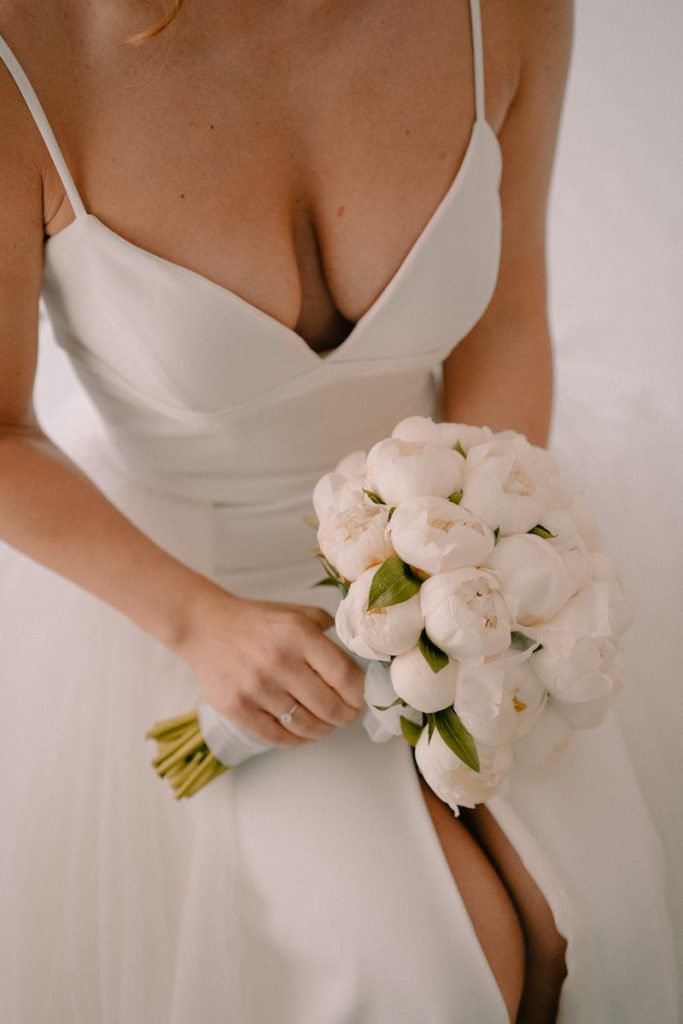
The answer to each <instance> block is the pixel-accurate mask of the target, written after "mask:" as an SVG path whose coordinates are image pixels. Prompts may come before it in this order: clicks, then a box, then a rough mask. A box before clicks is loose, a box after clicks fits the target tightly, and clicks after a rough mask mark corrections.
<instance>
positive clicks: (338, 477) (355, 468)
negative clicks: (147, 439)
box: [313, 451, 367, 523]
mask: <svg viewBox="0 0 683 1024" xmlns="http://www.w3.org/2000/svg"><path fill="white" fill-rule="evenodd" d="M366 459H367V456H366V453H365V452H363V451H358V452H352V453H351V455H347V456H346V458H344V459H342V460H341V462H338V463H337V465H336V466H335V468H334V470H333V471H332V472H331V473H326V474H325V476H323V477H321V478H320V480H318V482H317V484H316V485H315V487H314V488H313V508H314V509H315V514H316V516H317V517H318V522H319V523H322V521H323V520H324V519H328V518H329V517H330V516H333V515H336V514H337V513H338V512H342V511H343V510H344V509H346V508H350V507H351V506H353V505H359V504H361V502H362V500H363V479H364V476H365V463H366Z"/></svg>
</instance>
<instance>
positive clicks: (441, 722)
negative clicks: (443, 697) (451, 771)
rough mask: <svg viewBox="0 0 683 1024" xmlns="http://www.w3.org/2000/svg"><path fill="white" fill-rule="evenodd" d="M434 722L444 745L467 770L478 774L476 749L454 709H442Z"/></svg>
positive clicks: (435, 716) (437, 713) (436, 714)
mask: <svg viewBox="0 0 683 1024" xmlns="http://www.w3.org/2000/svg"><path fill="white" fill-rule="evenodd" d="M434 720H435V722H436V728H437V729H438V730H439V735H440V736H441V739H442V740H443V741H444V743H445V744H446V745H447V746H448V747H450V749H451V750H452V751H453V753H454V754H455V755H456V757H459V758H460V760H461V761H462V762H463V763H464V764H466V765H467V767H468V768H471V769H472V770H473V771H475V772H478V771H479V770H480V769H479V754H478V753H477V747H476V745H475V742H474V740H473V739H472V736H471V735H470V733H469V732H468V731H467V729H466V728H465V726H464V725H463V724H462V722H461V721H460V718H459V717H458V715H457V714H456V712H455V711H454V709H453V708H444V710H443V711H437V712H436V713H435V715H434Z"/></svg>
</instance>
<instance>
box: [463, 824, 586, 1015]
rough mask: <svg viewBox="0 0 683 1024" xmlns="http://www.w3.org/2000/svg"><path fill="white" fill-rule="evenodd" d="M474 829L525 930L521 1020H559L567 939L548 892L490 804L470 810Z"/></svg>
mask: <svg viewBox="0 0 683 1024" xmlns="http://www.w3.org/2000/svg"><path fill="white" fill-rule="evenodd" d="M462 820H463V823H464V824H465V825H466V826H467V827H468V828H469V829H470V831H471V832H472V834H473V836H475V837H476V839H477V842H478V843H479V845H480V846H481V848H482V849H483V850H484V851H485V852H486V854H487V856H488V858H489V860H490V862H491V863H492V864H493V866H494V867H495V869H496V871H497V872H498V874H499V876H500V877H501V878H502V879H503V881H504V883H505V886H506V888H507V891H508V893H509V894H510V896H511V897H512V900H513V902H514V905H515V908H516V910H517V914H518V917H519V920H520V921H521V923H522V928H523V930H524V944H525V948H526V962H525V972H524V991H523V994H522V1000H521V1003H520V1007H519V1016H518V1024H553V1022H554V1021H555V1019H556V1017H557V1008H558V1002H559V998H560V990H561V988H562V983H563V981H564V979H565V977H566V975H567V967H566V962H565V951H566V948H567V943H566V940H565V939H564V937H563V936H562V935H560V933H559V932H558V931H557V929H556V927H555V921H554V919H553V915H552V913H551V911H550V907H549V906H548V904H547V903H546V900H545V897H544V896H543V894H542V893H541V891H540V889H539V888H538V886H537V885H536V883H535V882H534V880H533V879H532V878H531V876H530V875H529V873H528V871H527V870H526V868H525V867H524V865H523V864H522V861H521V860H520V857H519V855H518V854H517V852H516V850H515V849H514V847H513V846H512V844H511V843H510V842H509V841H508V839H507V838H506V836H505V834H504V833H503V831H502V830H501V828H500V827H499V825H498V824H497V822H496V820H495V818H494V817H493V815H492V814H491V812H490V811H489V810H488V808H487V807H486V806H485V805H483V804H481V805H479V806H478V807H476V808H475V809H474V810H473V811H470V810H464V811H463V814H462Z"/></svg>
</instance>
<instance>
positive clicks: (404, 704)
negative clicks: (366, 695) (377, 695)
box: [372, 697, 408, 711]
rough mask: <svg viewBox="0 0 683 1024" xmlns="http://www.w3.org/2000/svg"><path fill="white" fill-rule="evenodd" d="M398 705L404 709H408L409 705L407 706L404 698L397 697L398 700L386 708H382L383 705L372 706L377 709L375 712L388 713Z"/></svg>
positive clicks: (385, 706) (386, 705)
mask: <svg viewBox="0 0 683 1024" xmlns="http://www.w3.org/2000/svg"><path fill="white" fill-rule="evenodd" d="M397 704H400V705H401V707H402V708H407V707H408V705H407V704H406V702H405V701H404V700H403V698H402V697H397V698H396V700H395V701H393V702H392V703H391V704H385V705H384V706H382V705H381V704H373V705H372V706H373V708H374V709H375V711H388V710H389V708H395V707H396V705H397Z"/></svg>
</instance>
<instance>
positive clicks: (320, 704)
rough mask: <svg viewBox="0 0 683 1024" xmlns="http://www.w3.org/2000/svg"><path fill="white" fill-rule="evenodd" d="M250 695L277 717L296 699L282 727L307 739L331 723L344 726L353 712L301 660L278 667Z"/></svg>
mask: <svg viewBox="0 0 683 1024" xmlns="http://www.w3.org/2000/svg"><path fill="white" fill-rule="evenodd" d="M321 694H322V696H321ZM253 696H255V698H256V700H257V702H258V704H259V706H260V707H261V708H263V710H264V711H267V712H269V714H271V715H272V716H273V717H274V718H277V719H278V720H279V718H280V715H283V714H285V713H286V712H288V711H289V710H290V709H291V707H292V705H293V704H294V702H296V703H297V704H298V705H299V707H298V708H297V709H296V712H295V713H294V714H293V717H292V721H291V722H288V723H287V725H286V728H287V729H288V730H289V731H290V732H294V733H295V734H296V735H298V736H305V737H306V738H308V739H321V738H322V737H323V736H326V735H327V734H328V732H330V731H331V729H332V728H333V727H334V726H335V725H348V724H349V722H352V721H353V720H354V719H355V717H356V714H357V712H356V711H355V710H353V709H352V708H349V707H348V705H346V704H344V702H343V701H342V700H341V698H340V697H339V696H338V694H336V693H335V691H334V690H332V689H330V687H329V686H328V685H327V684H326V683H325V682H323V680H322V679H321V678H320V677H319V676H317V675H316V674H315V672H313V670H312V669H311V668H309V666H308V665H307V664H306V663H305V662H301V661H300V662H299V663H298V664H297V665H296V666H295V667H293V668H291V669H290V668H282V669H280V671H279V673H278V676H277V679H274V678H271V679H268V678H266V679H262V680H260V681H259V684H258V689H257V691H256V692H255V693H254V694H253ZM326 698H327V699H326Z"/></svg>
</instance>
